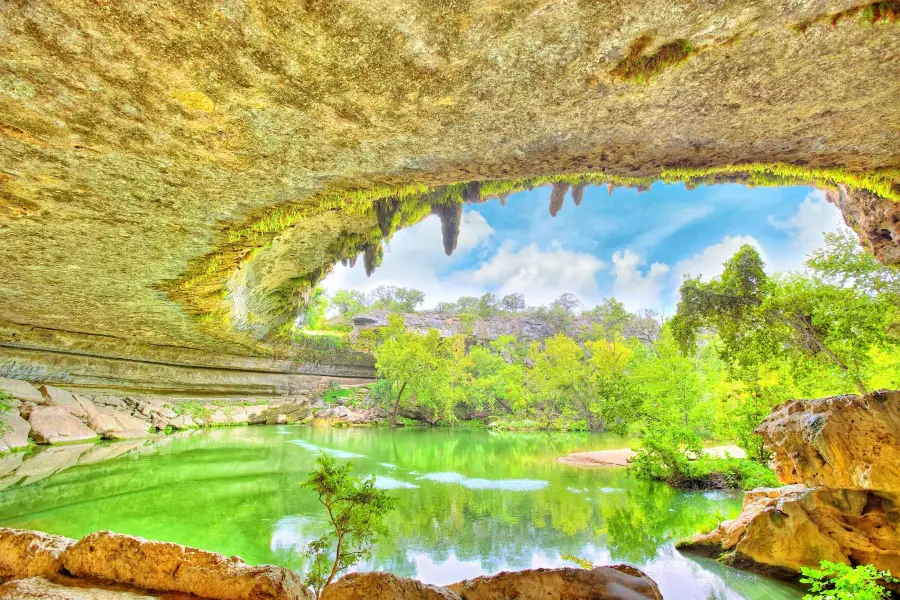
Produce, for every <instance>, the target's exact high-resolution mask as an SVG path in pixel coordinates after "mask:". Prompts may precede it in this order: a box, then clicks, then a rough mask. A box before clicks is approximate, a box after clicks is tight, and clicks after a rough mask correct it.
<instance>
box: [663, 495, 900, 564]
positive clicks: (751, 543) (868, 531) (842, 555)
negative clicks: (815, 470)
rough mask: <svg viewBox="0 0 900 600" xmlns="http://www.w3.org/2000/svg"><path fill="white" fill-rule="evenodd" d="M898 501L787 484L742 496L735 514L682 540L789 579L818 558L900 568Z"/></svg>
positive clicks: (697, 549)
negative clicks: (705, 531)
mask: <svg viewBox="0 0 900 600" xmlns="http://www.w3.org/2000/svg"><path fill="white" fill-rule="evenodd" d="M898 524H900V505H898V498H897V496H895V495H890V494H881V493H877V492H871V491H864V490H839V489H832V488H825V487H818V488H807V487H805V486H803V485H792V486H786V487H783V488H772V489H768V488H760V489H757V490H753V491H752V492H747V493H746V494H745V495H744V506H743V508H742V510H741V514H740V515H739V516H738V518H736V519H734V520H732V521H725V522H724V523H722V524H720V525H719V526H718V527H717V528H716V529H715V530H714V531H712V532H711V533H708V534H701V535H696V536H694V537H692V538H690V539H688V540H685V541H684V542H681V543H680V544H679V545H678V547H679V549H682V550H686V551H693V552H697V553H700V554H704V555H707V556H711V557H715V558H718V557H722V558H721V560H723V561H724V562H726V563H727V564H730V565H732V566H736V567H746V568H752V569H755V570H760V571H764V572H768V573H770V574H774V575H779V576H788V577H790V576H795V575H796V574H798V573H799V572H800V569H801V567H810V566H817V565H818V564H819V561H821V560H830V561H832V562H837V563H849V564H873V565H875V566H876V568H878V569H880V570H890V571H891V572H898V568H900V527H898Z"/></svg>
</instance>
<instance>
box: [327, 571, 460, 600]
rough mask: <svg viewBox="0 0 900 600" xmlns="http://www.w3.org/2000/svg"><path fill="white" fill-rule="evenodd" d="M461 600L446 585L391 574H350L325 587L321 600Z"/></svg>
mask: <svg viewBox="0 0 900 600" xmlns="http://www.w3.org/2000/svg"><path fill="white" fill-rule="evenodd" d="M400 599H402V600H460V597H459V595H458V594H457V593H455V592H452V591H450V590H448V589H447V588H445V587H438V586H435V585H428V584H425V583H422V582H421V581H417V580H415V579H406V578H404V577H397V576H396V575H392V574H390V573H377V572H375V573H350V574H348V575H345V576H344V577H342V578H341V579H339V580H338V581H336V582H335V583H333V584H331V585H330V586H328V587H327V588H325V592H324V593H323V594H322V599H321V600H400Z"/></svg>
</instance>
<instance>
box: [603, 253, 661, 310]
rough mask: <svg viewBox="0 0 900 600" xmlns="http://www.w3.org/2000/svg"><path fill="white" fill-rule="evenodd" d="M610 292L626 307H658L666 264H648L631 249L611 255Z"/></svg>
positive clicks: (632, 308)
mask: <svg viewBox="0 0 900 600" xmlns="http://www.w3.org/2000/svg"><path fill="white" fill-rule="evenodd" d="M612 262H613V267H612V274H613V295H614V296H615V297H616V298H617V299H618V300H619V301H620V302H622V303H623V304H624V305H625V306H626V307H628V308H629V309H630V310H638V309H641V308H660V306H661V305H662V297H661V296H662V292H663V289H664V288H665V286H666V280H667V275H668V273H669V266H668V265H665V264H663V263H659V262H655V263H653V264H652V265H650V267H649V268H643V267H644V265H645V264H646V262H647V261H646V260H644V258H643V257H642V256H641V255H640V254H638V253H636V252H634V251H632V250H625V251H624V252H615V253H613V255H612Z"/></svg>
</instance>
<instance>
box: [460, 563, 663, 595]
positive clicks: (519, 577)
mask: <svg viewBox="0 0 900 600" xmlns="http://www.w3.org/2000/svg"><path fill="white" fill-rule="evenodd" d="M447 587H448V589H450V590H452V591H454V592H456V593H457V594H459V596H460V597H461V598H462V599H463V600H507V599H508V598H517V599H518V600H651V599H652V600H662V594H661V593H660V591H659V588H658V587H657V586H656V583H655V582H654V581H653V580H652V579H650V578H649V577H647V576H646V575H645V574H644V573H643V572H641V571H640V570H639V569H636V568H634V567H632V566H629V565H614V566H610V567H597V568H595V569H591V570H585V569H572V568H563V569H532V570H529V571H517V572H503V573H498V574H497V575H490V576H486V577H476V578H475V579H467V580H466V581H461V582H459V583H455V584H453V585H450V586H447Z"/></svg>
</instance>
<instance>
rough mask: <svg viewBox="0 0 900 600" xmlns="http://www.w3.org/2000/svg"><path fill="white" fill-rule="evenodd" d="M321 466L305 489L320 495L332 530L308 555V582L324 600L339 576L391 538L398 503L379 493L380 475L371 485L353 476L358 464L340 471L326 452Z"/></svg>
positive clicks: (319, 459)
mask: <svg viewBox="0 0 900 600" xmlns="http://www.w3.org/2000/svg"><path fill="white" fill-rule="evenodd" d="M316 464H317V468H316V470H315V471H313V472H312V473H310V474H309V478H308V479H307V480H306V481H305V482H303V483H302V484H301V485H302V486H303V487H305V488H307V489H311V490H313V491H314V492H315V493H316V494H318V496H319V502H320V503H321V504H322V506H324V507H325V509H326V511H327V512H328V521H329V524H330V526H331V529H330V530H329V531H328V532H327V533H325V535H323V536H322V537H320V538H319V539H317V540H314V541H312V542H310V544H309V546H308V550H307V556H308V557H309V558H310V560H311V563H312V565H311V567H310V569H309V572H308V573H307V575H306V579H305V581H304V583H305V584H306V585H307V586H309V587H311V588H312V589H313V592H314V593H315V596H316V598H321V597H322V592H323V590H324V589H325V588H326V587H328V586H329V585H330V584H331V583H332V581H334V578H335V577H336V576H337V575H338V574H339V573H342V572H344V571H346V570H347V569H349V568H350V567H352V566H353V565H355V564H357V563H359V562H360V561H364V560H367V559H368V558H369V557H371V555H372V546H373V545H374V544H375V542H376V541H377V540H378V537H379V536H380V535H383V534H384V533H386V531H385V527H384V516H385V515H386V514H387V513H388V511H390V510H391V508H393V506H394V503H395V500H394V499H393V498H391V497H390V496H389V495H388V494H386V493H385V492H382V491H379V490H377V489H375V477H374V476H372V477H370V478H369V479H366V480H365V481H362V480H360V479H359V478H358V477H355V476H353V475H352V473H351V471H352V470H353V464H352V463H346V464H344V465H342V466H338V465H337V463H336V462H335V460H334V459H333V458H331V457H330V456H328V455H327V454H325V453H322V454H321V455H320V456H319V458H318V459H317V460H316Z"/></svg>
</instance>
